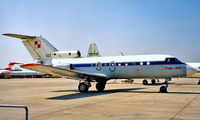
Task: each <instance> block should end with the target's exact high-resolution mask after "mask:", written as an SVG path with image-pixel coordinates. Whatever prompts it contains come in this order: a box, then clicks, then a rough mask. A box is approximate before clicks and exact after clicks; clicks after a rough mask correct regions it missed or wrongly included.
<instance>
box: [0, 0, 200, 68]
mask: <svg viewBox="0 0 200 120" xmlns="http://www.w3.org/2000/svg"><path fill="white" fill-rule="evenodd" d="M3 33H16V34H25V35H37V36H39V35H42V36H43V37H44V38H46V39H47V40H48V41H49V42H50V43H51V44H52V45H54V46H55V47H56V48H57V49H58V50H64V51H67V50H80V51H81V53H82V56H86V55H87V51H88V47H89V44H90V43H96V44H97V46H98V49H99V51H100V54H101V55H102V56H116V55H121V54H120V52H123V53H124V54H125V55H138V54H168V55H173V56H176V57H177V58H179V59H180V60H181V61H184V62H200V0H0V34H3ZM9 62H21V63H32V62H33V60H32V57H31V56H30V54H29V53H28V51H27V50H26V48H25V47H24V45H23V44H22V42H21V40H20V39H16V38H11V37H6V36H2V35H0V68H2V67H5V66H7V64H8V63H9Z"/></svg>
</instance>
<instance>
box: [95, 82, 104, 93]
mask: <svg viewBox="0 0 200 120" xmlns="http://www.w3.org/2000/svg"><path fill="white" fill-rule="evenodd" d="M105 85H106V83H105V82H97V84H96V89H97V91H99V92H102V91H103V90H104V89H105Z"/></svg>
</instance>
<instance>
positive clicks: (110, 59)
mask: <svg viewBox="0 0 200 120" xmlns="http://www.w3.org/2000/svg"><path fill="white" fill-rule="evenodd" d="M3 35H5V36H10V37H15V38H19V39H21V40H22V42H23V44H24V45H25V47H26V48H27V50H28V51H29V53H30V55H31V56H32V57H33V59H34V60H35V63H30V64H23V65H21V67H23V68H26V69H30V70H34V71H38V72H42V73H49V74H56V75H60V76H64V77H67V78H72V79H75V80H79V81H80V82H79V85H78V90H79V91H80V92H88V90H89V88H90V87H91V82H97V83H96V89H97V91H100V92H102V91H103V90H104V89H105V85H106V82H107V81H108V80H110V79H131V78H142V79H143V78H145V79H154V78H158V79H165V81H166V82H165V83H166V86H164V85H163V86H161V87H160V92H162V93H166V92H167V88H168V84H167V82H168V81H170V80H171V78H179V77H191V78H194V77H195V78H200V74H199V67H200V63H197V64H193V65H191V64H186V63H184V62H182V61H180V60H179V59H177V58H176V57H174V56H171V55H165V54H150V55H132V56H107V57H86V58H83V57H81V53H80V51H79V50H76V51H58V50H57V49H56V48H55V47H54V46H53V45H51V44H50V43H49V42H48V41H47V40H46V39H45V38H43V37H42V36H28V35H19V34H11V33H6V34H3ZM194 75H195V76H194ZM143 82H144V81H143Z"/></svg>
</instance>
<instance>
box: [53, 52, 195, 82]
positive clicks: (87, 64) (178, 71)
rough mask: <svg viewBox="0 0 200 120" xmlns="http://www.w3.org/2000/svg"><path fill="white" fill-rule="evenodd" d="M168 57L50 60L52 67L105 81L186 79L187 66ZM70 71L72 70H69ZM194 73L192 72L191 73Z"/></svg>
mask: <svg viewBox="0 0 200 120" xmlns="http://www.w3.org/2000/svg"><path fill="white" fill-rule="evenodd" d="M166 58H172V59H173V58H174V57H173V56H169V55H135V56H111V57H95V58H70V59H69V58H68V59H67V58H66V59H52V64H53V66H54V67H59V68H62V69H70V67H69V66H71V67H73V70H74V71H84V72H86V73H92V74H102V75H105V76H106V78H107V79H112V78H116V79H122V78H124V79H126V78H172V77H186V76H187V65H186V64H185V63H183V62H181V61H166ZM71 69H72V68H71ZM191 70H193V69H191ZM193 72H194V71H193Z"/></svg>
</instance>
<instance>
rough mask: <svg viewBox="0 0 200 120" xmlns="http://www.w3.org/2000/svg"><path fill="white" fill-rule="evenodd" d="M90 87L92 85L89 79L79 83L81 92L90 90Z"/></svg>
mask: <svg viewBox="0 0 200 120" xmlns="http://www.w3.org/2000/svg"><path fill="white" fill-rule="evenodd" d="M89 87H91V84H90V82H89V81H85V82H80V83H79V85H78V90H79V92H81V93H83V92H88V90H89Z"/></svg>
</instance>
